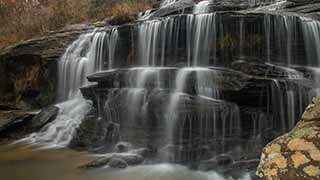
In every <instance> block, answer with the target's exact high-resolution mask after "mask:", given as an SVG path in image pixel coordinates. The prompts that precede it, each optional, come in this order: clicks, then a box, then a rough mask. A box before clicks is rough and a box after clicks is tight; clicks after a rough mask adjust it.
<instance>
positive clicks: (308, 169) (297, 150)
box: [257, 97, 320, 180]
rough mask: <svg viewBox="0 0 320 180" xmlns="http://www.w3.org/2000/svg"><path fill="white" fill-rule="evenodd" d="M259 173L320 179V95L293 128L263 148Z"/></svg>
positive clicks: (289, 179) (271, 176) (297, 179)
mask: <svg viewBox="0 0 320 180" xmlns="http://www.w3.org/2000/svg"><path fill="white" fill-rule="evenodd" d="M257 175H258V176H259V177H261V178H262V179H268V180H269V179H270V180H271V179H272V180H277V179H281V180H292V179H295V180H300V179H301V180H304V179H320V97H316V98H314V99H313V104H311V105H309V106H308V107H307V109H306V111H305V112H304V114H303V115H302V119H301V121H300V122H299V123H298V124H297V126H296V127H295V128H294V129H293V130H292V131H291V132H289V133H288V134H285V135H283V136H281V137H279V138H277V139H275V140H274V141H272V142H271V143H270V144H268V145H267V146H266V147H265V148H264V149H263V152H262V156H261V161H260V165H259V167H258V169H257Z"/></svg>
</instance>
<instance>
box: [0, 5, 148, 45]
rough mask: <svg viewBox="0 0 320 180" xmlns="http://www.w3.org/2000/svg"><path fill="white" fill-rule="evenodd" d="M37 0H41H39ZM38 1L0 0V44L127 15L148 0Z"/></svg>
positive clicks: (136, 11) (146, 6) (145, 6)
mask: <svg viewBox="0 0 320 180" xmlns="http://www.w3.org/2000/svg"><path fill="white" fill-rule="evenodd" d="M40 2H41V1H40ZM44 2H45V3H42V4H32V5H30V4H27V3H26V2H25V1H21V0H18V1H7V2H6V1H5V2H2V0H0V22H1V26H0V48H3V47H6V46H8V45H10V44H13V43H16V42H18V41H21V40H25V39H29V38H31V37H34V36H39V35H42V34H45V33H46V32H48V31H52V30H57V29H59V28H62V27H64V26H66V25H68V24H74V23H83V22H93V21H97V20H102V19H104V18H105V17H108V16H129V15H135V14H137V13H138V12H140V11H144V10H146V9H148V8H150V3H149V1H148V0H47V1H44Z"/></svg>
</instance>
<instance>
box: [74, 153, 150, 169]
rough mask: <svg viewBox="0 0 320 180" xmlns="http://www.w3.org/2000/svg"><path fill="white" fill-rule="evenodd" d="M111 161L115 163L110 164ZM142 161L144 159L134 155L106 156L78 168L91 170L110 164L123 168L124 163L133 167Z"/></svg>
mask: <svg viewBox="0 0 320 180" xmlns="http://www.w3.org/2000/svg"><path fill="white" fill-rule="evenodd" d="M112 160H115V162H111V161H112ZM143 161H144V158H143V157H142V156H140V155H136V154H125V153H123V154H106V155H105V156H104V157H102V158H99V159H97V160H94V161H91V162H89V163H87V164H85V165H82V166H80V167H79V168H82V169H92V168H100V167H103V166H106V165H109V163H111V164H112V165H115V166H116V165H117V164H118V165H120V166H124V164H123V163H124V162H125V163H126V164H127V165H129V166H135V165H139V164H142V163H143Z"/></svg>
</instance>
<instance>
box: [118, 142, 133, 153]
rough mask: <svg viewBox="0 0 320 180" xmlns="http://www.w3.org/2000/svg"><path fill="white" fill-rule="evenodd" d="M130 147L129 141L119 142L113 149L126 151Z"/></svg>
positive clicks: (121, 151) (120, 151)
mask: <svg viewBox="0 0 320 180" xmlns="http://www.w3.org/2000/svg"><path fill="white" fill-rule="evenodd" d="M131 148H132V144H130V143H129V142H119V143H117V144H116V145H115V151H116V152H117V153H124V152H128V151H129V150H130V149H131Z"/></svg>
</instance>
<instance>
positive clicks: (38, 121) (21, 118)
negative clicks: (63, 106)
mask: <svg viewBox="0 0 320 180" xmlns="http://www.w3.org/2000/svg"><path fill="white" fill-rule="evenodd" d="M58 112H59V108H57V107H55V106H50V107H48V108H44V109H43V110H42V111H41V112H40V113H39V112H22V111H8V112H0V139H2V140H6V139H10V140H11V139H19V138H22V137H23V136H25V135H27V134H29V133H33V132H36V131H38V130H40V129H41V128H42V127H43V126H45V125H46V124H48V123H50V122H52V121H53V120H55V118H56V116H57V114H58Z"/></svg>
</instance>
